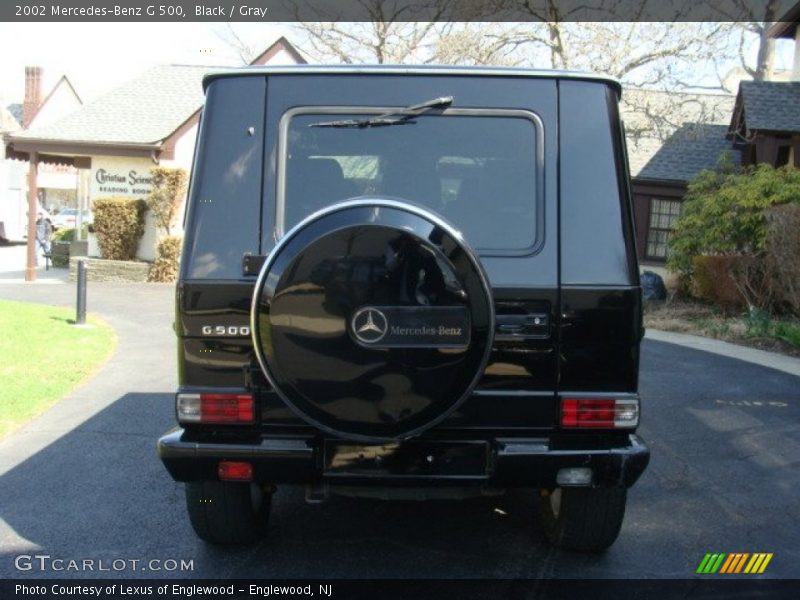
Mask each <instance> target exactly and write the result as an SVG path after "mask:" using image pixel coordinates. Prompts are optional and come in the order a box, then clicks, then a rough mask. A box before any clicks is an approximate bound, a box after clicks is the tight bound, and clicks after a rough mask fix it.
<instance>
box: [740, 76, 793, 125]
mask: <svg viewBox="0 0 800 600" xmlns="http://www.w3.org/2000/svg"><path fill="white" fill-rule="evenodd" d="M740 102H741V105H742V107H743V109H744V122H745V125H746V126H747V129H748V130H750V131H781V132H787V133H800V81H743V82H742V83H741V85H740V86H739V97H738V98H737V101H736V104H737V108H738V107H739V104H740Z"/></svg>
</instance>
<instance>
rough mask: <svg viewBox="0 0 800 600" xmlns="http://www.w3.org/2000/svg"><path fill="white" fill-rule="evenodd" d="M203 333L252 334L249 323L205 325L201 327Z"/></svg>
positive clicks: (244, 335)
mask: <svg viewBox="0 0 800 600" xmlns="http://www.w3.org/2000/svg"><path fill="white" fill-rule="evenodd" d="M200 331H201V333H202V334H203V335H213V336H226V337H247V336H249V335H250V327H249V326H248V325H203V327H202V328H201V329H200Z"/></svg>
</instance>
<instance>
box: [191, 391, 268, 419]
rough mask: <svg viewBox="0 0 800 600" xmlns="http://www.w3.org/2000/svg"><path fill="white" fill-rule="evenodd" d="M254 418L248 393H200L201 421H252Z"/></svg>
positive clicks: (251, 398) (250, 397) (251, 400)
mask: <svg viewBox="0 0 800 600" xmlns="http://www.w3.org/2000/svg"><path fill="white" fill-rule="evenodd" d="M254 420H255V412H254V410H253V397H252V396H251V395H250V394H200V422H201V423H252V422H253V421H254Z"/></svg>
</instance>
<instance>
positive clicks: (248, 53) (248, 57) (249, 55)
mask: <svg viewBox="0 0 800 600" xmlns="http://www.w3.org/2000/svg"><path fill="white" fill-rule="evenodd" d="M215 33H216V35H217V37H218V38H219V39H221V40H222V41H223V42H225V44H226V45H227V46H228V47H229V48H231V50H233V51H234V52H235V53H236V56H238V57H239V60H240V61H241V62H242V64H243V65H249V64H250V62H251V61H252V60H253V59H254V58H255V57H256V56H258V49H257V48H254V47H253V46H252V45H251V44H248V43H247V42H245V41H244V40H243V39H242V37H241V36H240V35H239V34H238V33H237V32H236V30H235V29H234V28H233V25H232V24H231V23H225V27H224V29H222V30H217V31H216V32H215Z"/></svg>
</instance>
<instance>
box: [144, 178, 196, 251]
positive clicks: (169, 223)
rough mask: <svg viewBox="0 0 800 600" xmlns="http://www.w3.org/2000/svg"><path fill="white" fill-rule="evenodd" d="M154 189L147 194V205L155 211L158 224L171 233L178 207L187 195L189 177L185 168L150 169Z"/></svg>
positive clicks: (167, 232) (154, 215) (168, 233)
mask: <svg viewBox="0 0 800 600" xmlns="http://www.w3.org/2000/svg"><path fill="white" fill-rule="evenodd" d="M150 175H151V176H152V180H153V189H152V191H151V192H150V194H149V195H148V196H147V206H148V208H149V209H150V210H151V211H153V217H154V218H155V221H156V224H157V225H158V226H159V227H160V228H161V229H163V230H164V233H166V234H167V235H170V232H171V230H172V227H173V226H174V225H175V220H176V219H177V217H178V207H179V206H180V205H181V202H182V201H183V198H184V196H185V195H186V187H187V185H188V181H189V178H188V176H187V175H186V171H185V170H183V169H170V168H167V167H155V168H153V169H150Z"/></svg>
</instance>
